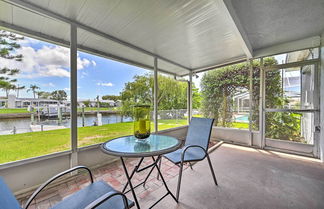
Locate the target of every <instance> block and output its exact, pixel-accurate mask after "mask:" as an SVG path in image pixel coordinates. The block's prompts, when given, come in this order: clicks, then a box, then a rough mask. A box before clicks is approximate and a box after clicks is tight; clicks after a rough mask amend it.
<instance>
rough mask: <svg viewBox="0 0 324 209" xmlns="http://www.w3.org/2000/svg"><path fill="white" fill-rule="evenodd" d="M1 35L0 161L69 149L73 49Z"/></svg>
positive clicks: (21, 37) (3, 33) (25, 37)
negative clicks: (70, 60)
mask: <svg viewBox="0 0 324 209" xmlns="http://www.w3.org/2000/svg"><path fill="white" fill-rule="evenodd" d="M67 27H68V26H67ZM63 29H65V28H62V30H63ZM0 34H1V36H0V37H1V39H2V40H1V44H0V47H1V52H3V53H2V54H1V57H0V69H1V71H0V77H1V78H0V115H1V117H0V118H1V119H0V143H1V146H0V163H6V162H11V161H16V160H22V159H26V158H31V157H37V156H41V155H46V154H51V153H55V152H61V151H65V150H69V149H71V145H70V141H71V140H70V106H69V97H70V90H69V86H70V69H69V68H70V66H69V59H70V55H69V53H70V50H69V48H66V47H62V46H58V45H54V44H50V43H47V42H44V41H39V40H36V39H32V38H29V37H27V36H24V37H23V36H20V35H18V34H14V33H11V32H8V31H4V30H0ZM10 46H13V47H10ZM13 57H14V58H13Z"/></svg>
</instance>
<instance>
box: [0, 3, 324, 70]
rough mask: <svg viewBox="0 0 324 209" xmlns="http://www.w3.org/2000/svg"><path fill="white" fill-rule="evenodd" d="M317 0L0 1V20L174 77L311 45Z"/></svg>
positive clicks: (319, 19) (322, 6)
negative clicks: (74, 32) (72, 36)
mask: <svg viewBox="0 0 324 209" xmlns="http://www.w3.org/2000/svg"><path fill="white" fill-rule="evenodd" d="M323 10H324V1H322V0H308V1H277V0H199V1H165V0H137V1H134V0H124V1H118V0H110V1H107V0H97V1H93V0H25V1H21V0H0V26H2V27H5V28H6V29H10V30H12V31H15V32H19V33H22V34H25V35H29V36H32V37H35V38H38V39H42V40H46V41H50V42H54V43H56V44H60V45H65V46H68V45H69V39H70V35H69V34H70V24H74V25H76V26H77V27H78V36H77V39H78V48H79V50H81V51H84V52H88V53H92V54H96V55H100V56H103V57H106V58H110V59H114V60H118V61H121V62H124V63H128V64H132V65H135V66H139V67H142V68H146V69H152V68H153V65H154V64H153V62H154V60H153V57H157V58H158V68H159V70H160V71H162V72H167V73H170V74H174V75H180V76H181V75H186V74H188V73H189V72H190V71H197V72H198V71H201V70H206V69H212V68H215V67H217V66H221V65H226V64H228V63H235V62H239V61H242V60H246V59H247V58H251V57H258V56H265V55H272V54H275V53H281V52H285V51H293V50H298V49H304V48H310V47H315V46H318V45H319V43H320V37H319V36H320V35H321V33H322V32H323V31H324V12H323Z"/></svg>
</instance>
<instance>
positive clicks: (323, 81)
mask: <svg viewBox="0 0 324 209" xmlns="http://www.w3.org/2000/svg"><path fill="white" fill-rule="evenodd" d="M320 59H321V61H320V68H319V69H320V87H321V88H320V127H321V129H320V139H319V152H320V159H321V161H322V162H324V32H323V33H322V36H321V46H320Z"/></svg>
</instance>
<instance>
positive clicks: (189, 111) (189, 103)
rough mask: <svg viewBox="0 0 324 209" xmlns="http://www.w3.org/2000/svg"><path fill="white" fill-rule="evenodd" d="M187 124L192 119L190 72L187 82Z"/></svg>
mask: <svg viewBox="0 0 324 209" xmlns="http://www.w3.org/2000/svg"><path fill="white" fill-rule="evenodd" d="M187 100H188V107H187V108H188V124H189V123H190V120H191V117H192V71H190V72H189V82H188V99H187Z"/></svg>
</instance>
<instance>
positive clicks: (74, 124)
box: [70, 24, 78, 167]
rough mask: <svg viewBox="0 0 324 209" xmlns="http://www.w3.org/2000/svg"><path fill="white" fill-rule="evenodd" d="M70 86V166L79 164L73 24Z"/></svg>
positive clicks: (74, 27)
mask: <svg viewBox="0 0 324 209" xmlns="http://www.w3.org/2000/svg"><path fill="white" fill-rule="evenodd" d="M70 68H71V69H70V73H71V78H70V88H71V150H72V154H71V159H70V166H71V167H74V166H76V165H77V164H78V156H77V148H78V124H77V123H78V121H77V117H78V112H77V105H78V100H77V86H78V85H77V27H76V25H74V24H71V31H70Z"/></svg>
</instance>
